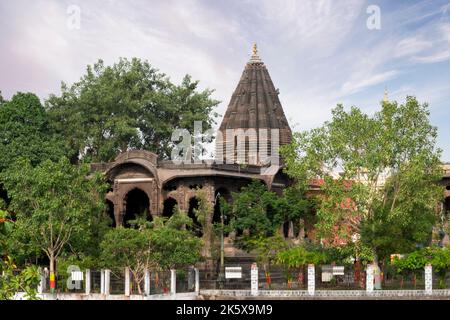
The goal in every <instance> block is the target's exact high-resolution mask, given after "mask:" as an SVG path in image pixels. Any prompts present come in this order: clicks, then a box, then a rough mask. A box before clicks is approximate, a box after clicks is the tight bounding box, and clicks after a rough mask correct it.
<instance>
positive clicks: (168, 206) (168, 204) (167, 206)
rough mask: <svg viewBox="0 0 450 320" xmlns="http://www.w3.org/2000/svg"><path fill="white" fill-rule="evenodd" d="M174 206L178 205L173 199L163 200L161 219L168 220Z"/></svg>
mask: <svg viewBox="0 0 450 320" xmlns="http://www.w3.org/2000/svg"><path fill="white" fill-rule="evenodd" d="M176 205H178V203H177V200H175V199H174V198H167V199H166V200H164V209H163V217H166V218H170V217H171V216H172V214H173V209H174V208H175V206H176Z"/></svg>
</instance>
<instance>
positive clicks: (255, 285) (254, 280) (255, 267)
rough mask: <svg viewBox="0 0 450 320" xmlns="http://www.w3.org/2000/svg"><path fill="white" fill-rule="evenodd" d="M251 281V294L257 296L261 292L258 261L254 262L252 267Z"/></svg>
mask: <svg viewBox="0 0 450 320" xmlns="http://www.w3.org/2000/svg"><path fill="white" fill-rule="evenodd" d="M250 281H251V282H250V283H251V288H250V289H251V290H250V292H251V295H252V296H257V295H258V294H259V292H258V265H257V264H256V263H253V264H252V267H251V269H250Z"/></svg>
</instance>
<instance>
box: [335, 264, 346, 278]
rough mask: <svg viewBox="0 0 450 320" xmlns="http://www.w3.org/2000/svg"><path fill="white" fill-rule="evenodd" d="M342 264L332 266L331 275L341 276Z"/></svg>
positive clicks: (342, 273)
mask: <svg viewBox="0 0 450 320" xmlns="http://www.w3.org/2000/svg"><path fill="white" fill-rule="evenodd" d="M343 275H344V266H333V276H343Z"/></svg>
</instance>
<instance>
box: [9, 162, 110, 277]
mask: <svg viewBox="0 0 450 320" xmlns="http://www.w3.org/2000/svg"><path fill="white" fill-rule="evenodd" d="M88 174H89V168H88V166H86V165H83V166H73V165H71V164H70V163H69V161H68V160H67V159H65V158H61V160H60V161H58V162H52V161H50V160H46V161H44V162H42V163H41V164H39V165H38V166H36V167H34V168H33V166H32V165H31V163H30V161H29V160H19V161H17V162H16V163H15V164H14V165H12V166H11V167H10V168H9V169H8V170H7V171H5V172H2V173H1V175H0V176H1V178H2V180H3V181H4V184H5V186H6V188H7V190H8V194H9V196H10V197H11V204H10V206H9V209H10V210H11V211H12V212H14V217H15V219H16V223H15V230H14V233H17V238H18V239H22V243H24V244H25V245H30V246H32V247H34V248H39V249H40V250H42V251H43V252H44V253H45V254H46V255H47V257H48V259H49V261H50V276H51V277H52V276H53V275H54V271H55V262H56V260H57V258H58V256H59V255H60V253H61V252H62V251H63V250H64V249H65V247H66V246H67V245H68V244H70V242H71V241H73V240H75V239H79V238H83V237H85V238H89V237H90V236H91V235H90V233H89V232H88V230H90V224H91V223H92V222H93V221H95V219H94V217H96V216H97V215H101V214H103V213H104V194H105V191H106V185H105V183H104V182H103V178H102V177H101V176H100V175H93V176H91V177H90V178H89V179H88Z"/></svg>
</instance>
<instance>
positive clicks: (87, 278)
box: [84, 269, 91, 294]
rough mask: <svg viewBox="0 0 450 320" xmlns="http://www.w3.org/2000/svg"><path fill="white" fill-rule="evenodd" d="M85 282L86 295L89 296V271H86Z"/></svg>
mask: <svg viewBox="0 0 450 320" xmlns="http://www.w3.org/2000/svg"><path fill="white" fill-rule="evenodd" d="M84 281H85V285H84V287H85V290H86V294H90V293H91V270H89V269H86V279H84Z"/></svg>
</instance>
